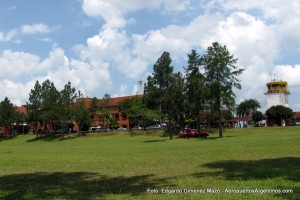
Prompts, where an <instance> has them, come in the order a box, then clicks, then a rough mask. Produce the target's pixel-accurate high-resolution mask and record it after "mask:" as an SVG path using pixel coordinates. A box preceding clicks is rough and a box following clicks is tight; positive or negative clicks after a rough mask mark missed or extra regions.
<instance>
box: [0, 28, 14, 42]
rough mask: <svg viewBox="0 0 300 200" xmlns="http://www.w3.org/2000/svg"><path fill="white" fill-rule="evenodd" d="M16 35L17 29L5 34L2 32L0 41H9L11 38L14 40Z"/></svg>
mask: <svg viewBox="0 0 300 200" xmlns="http://www.w3.org/2000/svg"><path fill="white" fill-rule="evenodd" d="M17 34H18V31H17V29H12V30H10V31H9V32H7V33H6V34H5V33H3V32H0V41H10V40H11V39H12V38H14V37H15V36H16V35H17Z"/></svg>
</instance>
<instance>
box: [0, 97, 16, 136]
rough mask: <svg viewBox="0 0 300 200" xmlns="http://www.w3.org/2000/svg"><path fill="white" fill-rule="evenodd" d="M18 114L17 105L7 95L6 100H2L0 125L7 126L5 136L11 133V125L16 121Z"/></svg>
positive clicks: (0, 103)
mask: <svg viewBox="0 0 300 200" xmlns="http://www.w3.org/2000/svg"><path fill="white" fill-rule="evenodd" d="M16 114H17V110H16V107H15V106H14V105H13V104H12V103H11V102H10V100H9V99H8V98H7V97H5V98H4V100H3V101H1V102H0V125H2V126H4V128H5V131H4V134H5V136H8V134H10V132H11V130H10V126H11V124H12V123H14V122H15V121H16Z"/></svg>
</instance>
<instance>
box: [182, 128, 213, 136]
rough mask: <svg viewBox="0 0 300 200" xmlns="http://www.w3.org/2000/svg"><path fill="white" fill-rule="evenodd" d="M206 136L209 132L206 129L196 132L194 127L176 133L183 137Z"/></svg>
mask: <svg viewBox="0 0 300 200" xmlns="http://www.w3.org/2000/svg"><path fill="white" fill-rule="evenodd" d="M207 136H209V133H208V132H207V131H200V132H198V131H197V130H195V129H185V130H184V131H183V132H180V133H179V135H178V137H183V138H190V137H202V138H206V137H207Z"/></svg>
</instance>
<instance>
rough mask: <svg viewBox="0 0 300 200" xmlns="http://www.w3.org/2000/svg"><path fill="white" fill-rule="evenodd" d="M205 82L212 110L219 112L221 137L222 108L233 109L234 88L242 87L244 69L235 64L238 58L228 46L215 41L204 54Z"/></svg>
mask: <svg viewBox="0 0 300 200" xmlns="http://www.w3.org/2000/svg"><path fill="white" fill-rule="evenodd" d="M201 61H202V65H203V67H204V71H205V73H204V75H205V82H206V86H207V88H208V99H209V103H208V104H209V105H210V110H211V111H213V112H216V113H217V116H218V126H219V137H222V136H223V134H222V124H221V119H222V115H221V110H222V109H228V110H233V109H234V105H235V93H234V92H233V88H237V89H241V84H240V80H239V79H238V76H239V75H240V74H241V73H242V72H243V71H244V69H239V68H238V67H237V66H235V64H236V62H237V58H234V56H233V55H231V54H230V52H229V51H228V50H227V47H226V46H222V45H221V44H219V43H217V42H214V43H212V46H210V47H208V48H207V52H206V53H205V54H204V55H203V56H202V59H201Z"/></svg>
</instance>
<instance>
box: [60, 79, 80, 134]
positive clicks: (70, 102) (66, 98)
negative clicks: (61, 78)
mask: <svg viewBox="0 0 300 200" xmlns="http://www.w3.org/2000/svg"><path fill="white" fill-rule="evenodd" d="M77 97H78V92H77V91H76V89H75V88H74V87H72V85H71V82H68V83H67V84H66V85H65V86H64V89H63V90H62V91H60V100H59V105H60V116H61V122H62V127H63V129H64V130H66V129H68V128H69V127H68V125H69V124H70V123H71V121H70V120H71V119H72V114H73V112H72V109H73V106H74V103H75V101H76V98H77ZM62 136H63V137H64V131H62Z"/></svg>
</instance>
